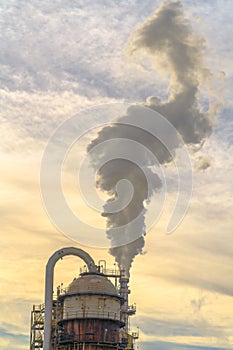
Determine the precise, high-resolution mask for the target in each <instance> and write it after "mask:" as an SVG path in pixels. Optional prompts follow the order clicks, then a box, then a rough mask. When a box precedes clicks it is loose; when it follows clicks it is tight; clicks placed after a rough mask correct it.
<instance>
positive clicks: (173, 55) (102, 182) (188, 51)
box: [88, 1, 212, 273]
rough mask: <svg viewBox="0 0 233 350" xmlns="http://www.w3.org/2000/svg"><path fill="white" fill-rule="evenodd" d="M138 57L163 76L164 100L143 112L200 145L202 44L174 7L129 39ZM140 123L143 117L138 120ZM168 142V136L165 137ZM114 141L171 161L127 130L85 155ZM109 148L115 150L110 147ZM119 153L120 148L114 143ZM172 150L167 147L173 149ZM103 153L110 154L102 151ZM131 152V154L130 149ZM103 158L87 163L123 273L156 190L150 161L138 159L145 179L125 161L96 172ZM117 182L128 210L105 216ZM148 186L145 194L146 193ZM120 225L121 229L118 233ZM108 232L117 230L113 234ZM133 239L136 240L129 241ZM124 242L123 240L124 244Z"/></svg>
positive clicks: (150, 140)
mask: <svg viewBox="0 0 233 350" xmlns="http://www.w3.org/2000/svg"><path fill="white" fill-rule="evenodd" d="M140 50H141V51H144V53H146V54H147V55H149V56H150V57H151V59H152V61H153V63H154V64H155V66H156V67H158V66H159V67H160V71H162V72H166V73H169V76H170V83H169V88H168V93H169V96H168V98H167V99H166V100H161V99H160V98H158V97H155V96H151V97H148V99H147V101H146V103H145V104H144V105H145V106H146V107H149V108H151V109H153V110H155V111H157V112H159V113H160V114H162V115H163V116H164V117H165V118H167V119H168V120H169V121H170V122H171V123H172V124H173V126H174V127H175V128H176V130H177V131H178V132H179V133H180V135H181V136H182V138H183V140H184V142H185V143H186V144H192V145H193V144H196V145H197V144H202V142H203V141H204V140H205V138H206V137H208V135H209V134H210V133H211V130H212V123H211V120H210V116H209V114H208V112H206V113H203V112H202V111H201V108H200V105H199V102H198V98H199V90H200V85H201V84H202V83H203V81H204V80H205V79H208V77H209V74H210V73H209V71H208V70H207V69H206V68H205V67H204V65H203V52H204V41H203V39H201V38H199V37H197V36H195V35H194V34H193V32H192V28H191V25H190V23H189V21H188V20H187V18H186V17H185V15H184V11H183V8H182V5H181V2H180V1H175V2H166V3H163V4H162V5H161V6H160V7H159V8H158V9H157V10H156V11H155V13H154V14H153V15H152V16H151V17H150V18H149V19H148V20H147V21H146V22H145V23H144V24H143V25H142V26H141V27H140V28H139V29H137V30H136V31H135V33H134V34H133V36H132V38H131V40H130V42H129V45H128V53H129V54H130V55H135V53H136V52H139V51H140ZM136 114H137V112H136V110H135V108H133V107H130V108H129V109H128V112H127V115H125V116H122V117H119V119H118V122H119V123H121V122H122V123H125V122H126V121H127V122H129V123H130V121H131V122H132V123H133V120H134V118H135V117H136V118H137V117H138V115H136ZM142 117H143V116H142ZM168 137H169V135H168ZM114 138H125V139H128V140H134V141H137V142H139V143H140V144H141V145H144V146H145V147H146V148H148V149H149V150H150V151H151V152H153V154H154V155H155V156H156V158H157V159H158V161H159V163H160V164H165V163H168V162H170V161H171V160H172V156H171V154H170V153H169V152H168V151H167V149H166V147H165V146H166V145H165V146H164V145H163V144H162V143H161V142H160V141H159V140H158V139H155V137H152V135H151V134H149V133H148V132H146V131H143V130H142V129H138V128H135V127H131V126H126V125H123V124H122V125H121V124H115V125H114V124H113V125H112V126H108V127H104V128H103V129H102V130H101V131H100V132H99V134H98V136H97V138H96V139H94V140H93V141H92V142H91V143H90V144H89V145H88V151H90V150H91V149H92V150H93V147H94V146H96V145H98V144H99V143H101V142H103V141H106V140H111V139H114ZM114 147H115V145H114ZM119 147H121V142H119ZM177 147H178V144H177V143H174V144H173V149H174V150H175V149H176V148H177ZM104 152H106V153H108V152H111V147H109V145H108V147H106V149H105V150H104ZM131 152H134V149H133V148H132V150H131ZM110 154H111V153H110ZM102 157H104V154H103V153H98V154H97V153H95V152H94V154H93V158H92V165H93V167H94V169H96V170H98V180H97V184H96V185H97V187H98V188H99V189H101V190H102V191H105V192H106V193H107V194H108V195H109V196H110V199H109V200H108V201H107V203H106V205H105V208H104V211H105V212H104V213H103V215H104V216H106V217H107V235H108V237H109V239H110V240H111V244H112V247H113V248H111V249H110V253H111V254H112V255H113V256H115V259H116V261H117V262H118V264H119V266H120V268H124V269H125V270H126V271H127V273H129V270H130V266H131V264H132V261H133V259H134V257H135V256H136V255H137V254H139V253H141V252H142V248H143V246H144V235H145V220H144V219H145V213H146V203H145V201H146V200H147V202H148V200H149V198H150V197H151V196H152V195H153V194H154V193H155V192H156V191H158V190H159V189H160V186H161V182H160V180H159V177H158V176H157V175H156V174H155V173H154V172H153V171H152V169H151V166H152V165H153V164H151V159H147V158H145V159H144V163H143V168H147V174H148V176H147V178H146V177H145V175H144V173H143V171H142V170H143V169H140V168H139V167H138V166H137V165H135V164H133V163H132V162H130V161H127V160H125V159H113V160H112V161H109V162H108V163H107V164H105V165H104V166H102V167H101V168H100V169H99V164H100V162H101V159H102ZM121 179H127V180H128V181H130V182H131V183H132V185H133V187H134V194H133V198H132V200H131V202H130V203H129V204H128V206H127V207H126V208H124V209H122V210H121V211H119V212H117V213H113V214H108V212H109V208H110V207H111V203H112V202H113V201H114V200H115V199H116V198H117V191H116V184H117V182H118V181H119V180H121ZM147 181H150V184H151V186H152V187H151V189H150V190H149V188H148V182H147ZM139 213H143V216H142V220H141V221H140V222H137V223H136V224H135V223H134V222H133V223H132V220H133V219H134V218H136V217H137V216H138V214H139ZM122 225H126V226H125V227H124V229H121V228H120V227H121V226H122ZM114 228H119V230H118V231H117V234H116V231H114V232H115V233H113V229H114ZM135 232H136V236H137V237H139V238H138V239H136V240H135V238H134V237H135ZM119 235H124V236H125V237H127V239H128V238H130V237H132V243H128V244H126V245H123V246H119V247H118V246H117V241H118V237H119ZM128 241H129V240H128Z"/></svg>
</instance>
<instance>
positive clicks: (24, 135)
mask: <svg viewBox="0 0 233 350" xmlns="http://www.w3.org/2000/svg"><path fill="white" fill-rule="evenodd" d="M171 3H180V4H182V5H183V10H182V11H184V16H185V18H187V19H188V20H189V21H190V28H192V32H193V33H194V35H197V36H198V37H200V38H201V39H202V40H203V41H201V42H202V43H205V44H203V47H204V48H203V66H204V67H206V68H207V69H208V72H209V73H208V82H205V83H206V85H205V84H203V87H200V96H199V103H200V106H201V108H202V109H203V110H204V111H205V110H206V108H208V107H209V106H210V104H209V102H208V98H209V99H210V100H211V103H212V104H211V108H213V110H212V113H211V123H212V126H213V130H212V133H210V135H209V136H208V137H207V138H206V141H205V143H204V144H203V145H202V147H200V148H198V147H197V148H198V149H197V150H196V152H194V150H192V151H191V150H190V157H191V161H192V173H193V190H192V198H191V199H190V202H189V207H188V210H187V213H186V215H185V217H184V219H183V221H182V222H181V223H180V225H179V226H178V227H177V229H176V230H175V231H174V232H172V234H170V235H168V234H166V232H165V231H166V229H165V228H166V225H167V221H168V215H169V213H170V211H171V205H172V203H174V198H175V196H174V193H172V191H171V192H169V193H167V195H168V200H167V201H166V202H165V203H164V208H163V212H162V215H161V217H160V218H158V220H157V222H156V223H155V225H154V226H153V227H152V228H151V229H150V231H149V232H148V233H147V235H146V237H145V247H144V249H143V253H142V254H139V255H137V256H136V257H135V260H134V262H133V265H132V268H131V279H130V289H131V295H130V301H131V302H132V303H133V302H136V304H137V313H136V316H134V317H133V318H132V320H131V326H132V330H134V329H136V327H139V329H140V339H139V341H138V345H137V346H138V349H141V350H152V349H155V350H188V349H190V350H193V349H197V350H209V349H221V350H223V349H233V316H232V313H233V312H232V311H233V279H232V276H233V260H232V259H233V237H232V233H233V218H232V211H233V182H232V179H233V159H232V152H233V118H232V113H233V92H232V91H233V62H232V57H233V43H232V33H233V21H232V13H233V2H232V0H205V1H203V0H183V1H178V2H177V1H156V0H146V1H142V0H128V1H122V0H115V1H114V0H109V1H108V0H99V1H93V0H72V1H68V0H53V1H49V0H27V1H26V0H22V1H17V0H7V1H6V0H0V27H1V31H0V36H1V40H0V64H1V70H0V81H1V84H0V111H1V113H0V118H1V124H0V139H1V146H0V159H1V187H0V189H1V206H0V216H1V219H0V227H1V244H0V251H1V255H0V260H1V272H0V273H1V287H0V296H1V298H0V310H1V311H0V349H1V350H26V349H27V350H28V349H29V333H30V311H31V308H32V305H33V304H39V303H42V302H43V301H44V270H45V265H46V263H47V260H48V258H49V257H50V255H51V254H52V253H53V252H54V251H56V250H58V249H59V248H62V247H69V246H75V247H78V248H82V249H84V250H87V251H88V252H89V253H90V255H91V256H92V257H93V259H94V260H95V261H96V262H98V260H100V259H106V260H107V262H108V264H109V266H113V264H114V258H113V256H111V255H110V254H109V252H108V248H101V247H100V246H99V245H98V244H97V243H96V241H97V240H96V237H92V236H90V237H89V236H88V234H86V232H80V230H79V227H77V239H76V241H72V240H71V239H69V237H67V235H64V234H63V233H62V232H60V231H59V230H58V229H57V228H56V227H55V225H54V224H53V223H52V222H51V221H50V219H49V216H48V215H47V213H46V210H45V208H44V206H43V203H42V199H41V190H40V169H41V161H42V157H43V153H44V150H45V147H46V144H47V142H48V140H49V138H50V137H51V135H52V134H53V132H54V131H55V130H56V129H57V128H58V126H59V125H60V124H61V123H62V122H64V121H66V120H67V119H68V118H71V117H72V116H74V115H77V116H78V118H79V123H80V128H82V127H85V125H86V124H85V123H86V120H85V113H86V112H85V113H84V112H81V111H85V110H86V109H87V108H94V107H95V106H98V105H102V104H108V105H109V104H115V103H120V104H122V103H138V104H140V103H145V102H146V100H147V99H148V97H150V96H157V97H160V98H161V99H166V98H167V97H168V94H169V92H168V91H169V87H171V81H172V79H173V78H174V75H173V72H172V71H170V70H169V69H170V66H169V65H166V63H164V65H163V64H161V62H160V64H157V61H156V62H155V58H153V57H152V56H153V55H152V56H151V55H150V52H149V49H148V50H147V51H146V50H144V51H143V50H142V52H138V53H136V54H133V55H130V54H129V51H130V45H131V44H132V43H133V40H134V38H135V37H136V38H137V34H135V33H137V30H138V28H142V26H144V23H148V22H147V20H148V18H150V16H151V15H152V14H153V12H154V11H156V9H158V8H159V6H163V5H168V4H171ZM168 24H169V23H168ZM143 28H144V27H143ZM162 29H163V28H162ZM161 33H162V32H161ZM152 38H153V36H152ZM152 43H153V40H152ZM135 45H136V44H135ZM148 45H149V44H148ZM131 48H132V47H131ZM139 51H140V50H139ZM161 55H162V54H161ZM162 57H164V56H162ZM177 59H178V61H179V60H180V61H182V60H183V57H178V58H177ZM199 73H200V72H197V71H195V72H193V75H194V76H195V75H196V76H198V75H199ZM174 86H175V85H173V87H174ZM208 94H209V95H208ZM207 95H208V96H209V97H208V98H207ZM110 106H111V105H110ZM89 115H92V114H91V113H90V114H89ZM100 121H101V120H100ZM93 133H94V131H92V133H89V134H88V133H87V134H85V135H84V137H83V138H82V140H81V143H80V145H79V147H78V148H76V149H74V150H73V152H74V153H73V155H72V156H71V158H70V159H69V158H68V159H67V164H66V165H67V166H66V167H65V169H64V178H63V188H64V193H65V196H66V200H67V202H68V203H69V205H70V207H71V208H72V209H73V210H74V212H75V213H76V214H77V215H80V213H81V216H82V218H83V220H84V221H85V222H87V223H88V224H90V225H92V226H95V225H96V226H98V227H102V228H104V227H105V219H104V218H103V217H101V215H100V212H96V211H94V210H92V209H91V208H90V206H87V204H86V203H85V201H83V200H82V196H81V191H80V189H79V188H77V184H76V177H75V176H76V174H74V173H72V172H71V171H70V168H69V165H70V164H71V163H72V160H73V156H74V155H76V156H77V158H79V159H81V158H82V157H85V150H86V146H87V144H88V143H89V142H90V141H91V140H92V138H93ZM75 152H76V153H75ZM69 161H70V163H69ZM169 169H170V170H169ZM169 171H171V173H169ZM165 174H168V175H169V176H172V174H173V172H172V167H171V168H169V167H168V169H167V170H166V169H165ZM51 190H52V189H51ZM100 195H101V196H102V199H104V198H105V197H104V195H103V194H100ZM157 198H158V197H157ZM156 203H157V202H156V197H155V198H153V199H152V202H151V206H150V208H151V211H152V214H153V210H154V208H155V207H156V205H157V204H156ZM153 205H154V207H153ZM84 235H85V237H84ZM88 243H90V244H89V246H88ZM82 265H83V262H82V261H81V260H78V259H77V258H74V257H67V258H64V259H63V260H62V261H59V262H58V264H57V267H56V274H55V275H56V276H55V284H56V285H57V284H58V283H61V282H63V283H64V284H65V285H66V284H68V283H69V282H70V281H72V279H73V277H74V276H77V275H78V273H79V268H80V267H82Z"/></svg>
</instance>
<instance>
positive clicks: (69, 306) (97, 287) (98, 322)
mask: <svg viewBox="0 0 233 350" xmlns="http://www.w3.org/2000/svg"><path fill="white" fill-rule="evenodd" d="M122 303H123V300H122V297H121V296H120V295H119V294H118V292H117V290H116V288H115V287H114V285H113V284H112V282H111V281H110V280H109V279H108V278H107V277H106V276H104V275H102V274H99V273H95V272H94V273H93V272H89V273H84V274H82V275H81V276H80V277H79V278H77V279H74V280H73V282H72V283H71V284H70V285H69V287H68V289H67V290H66V292H65V293H61V294H60V295H59V297H58V313H57V330H56V334H55V339H54V348H55V349H56V350H76V349H82V350H83V349H86V350H94V349H95V350H97V349H98V350H110V349H124V345H123V344H122V341H121V339H120V328H121V327H122V326H124V323H122V321H121V305H122Z"/></svg>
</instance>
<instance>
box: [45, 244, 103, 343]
mask: <svg viewBox="0 0 233 350" xmlns="http://www.w3.org/2000/svg"><path fill="white" fill-rule="evenodd" d="M65 255H74V256H78V257H79V258H81V259H83V260H84V261H85V263H86V264H87V266H88V270H89V271H90V272H97V269H96V266H95V262H94V260H93V259H92V257H91V256H90V255H89V254H88V253H86V252H85V251H84V250H82V249H78V248H74V247H69V248H63V249H60V250H58V251H56V252H55V253H54V254H53V255H52V256H51V257H50V259H49V260H48V263H47V265H46V274H45V322H44V344H43V349H44V350H52V349H51V330H52V308H53V278H54V267H55V264H56V262H57V261H58V260H59V259H61V258H62V257H63V256H65Z"/></svg>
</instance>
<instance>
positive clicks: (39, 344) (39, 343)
mask: <svg viewBox="0 0 233 350" xmlns="http://www.w3.org/2000/svg"><path fill="white" fill-rule="evenodd" d="M43 334H44V304H40V305H33V308H32V311H31V331H30V350H43Z"/></svg>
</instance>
